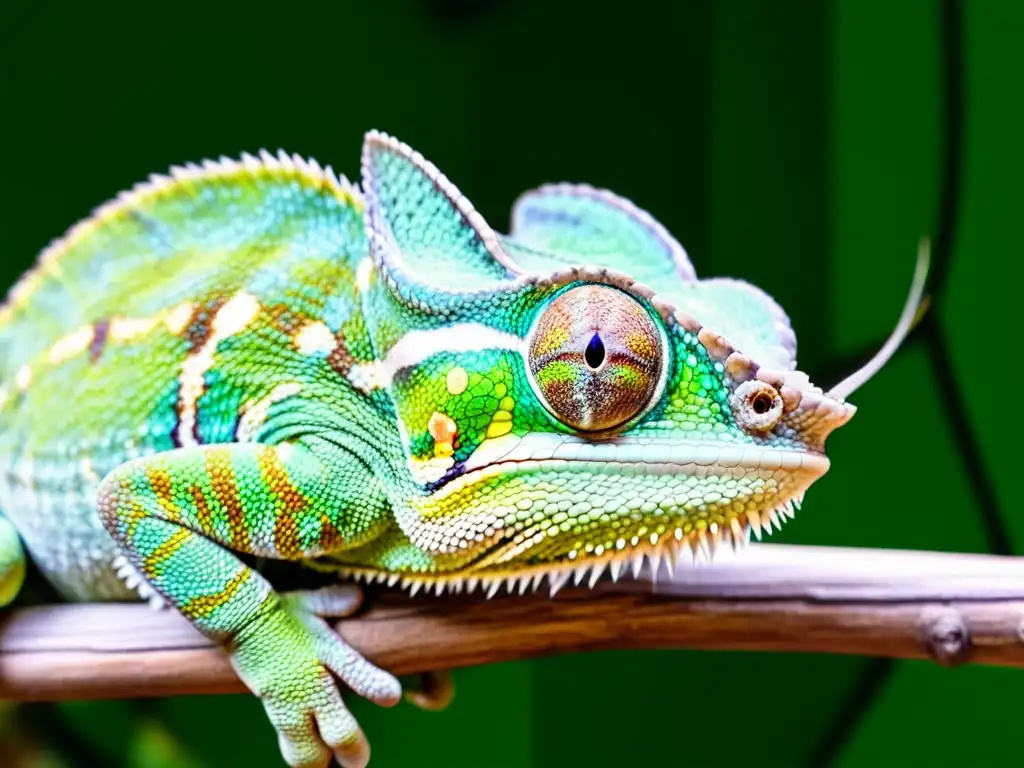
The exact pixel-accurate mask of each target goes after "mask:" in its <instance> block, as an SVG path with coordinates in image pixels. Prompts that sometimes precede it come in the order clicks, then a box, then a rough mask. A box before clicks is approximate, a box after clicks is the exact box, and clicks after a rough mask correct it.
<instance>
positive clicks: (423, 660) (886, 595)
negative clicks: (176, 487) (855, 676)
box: [0, 544, 1024, 701]
mask: <svg viewBox="0 0 1024 768" xmlns="http://www.w3.org/2000/svg"><path fill="white" fill-rule="evenodd" d="M368 604H369V610H367V611H365V612H364V613H362V614H361V615H358V616H356V617H353V618H350V619H346V620H344V621H342V622H341V623H340V624H339V631H340V632H341V634H342V635H343V636H344V637H345V638H346V639H347V640H348V641H349V642H350V643H351V644H352V645H353V646H355V647H356V648H357V649H359V650H360V651H362V652H363V653H364V654H366V656H367V657H368V658H369V659H371V660H372V661H374V662H375V663H377V664H379V665H380V666H382V667H384V668H386V669H389V670H391V671H392V672H394V673H396V674H411V673H418V672H427V671H434V670H438V669H454V668H458V667H466V666H473V665H478V664H488V663H493V662H499V661H509V660H513V659H525V658H532V657H537V656H547V655H554V654H559V653H569V652H577V651H594V650H603V649H613V648H614V649H626V648H662V649H667V648H709V649H710V648H715V649H728V650H761V651H805V652H823V653H844V654H858V655H870V656H887V657H893V658H932V659H934V660H936V661H938V662H939V663H942V664H946V665H955V664H959V663H963V662H976V663H982V664H998V665H1005V666H1024V635H1022V632H1024V559H1016V558H1009V557H1000V556H991V555H966V554H945V553H935V552H900V551H888V550H871V549H835V548H819V547H794V546H784V545H778V544H763V545H752V546H750V547H748V548H746V549H745V550H744V551H742V552H740V553H737V554H733V553H731V552H724V553H719V555H718V556H717V557H716V562H715V564H714V565H713V566H702V567H701V566H698V567H690V566H685V565H681V566H680V567H679V569H678V570H677V572H676V574H675V575H674V577H672V578H669V577H668V576H667V575H666V571H664V570H662V571H661V573H660V574H659V578H658V579H657V580H653V579H652V578H651V574H650V571H649V569H648V568H647V567H646V566H645V568H644V571H643V572H641V574H640V576H639V578H638V579H636V580H634V579H632V578H626V577H623V578H620V580H619V581H618V583H612V582H611V581H610V580H609V579H607V577H606V578H605V579H604V580H602V582H600V583H599V584H598V585H597V586H596V587H595V589H593V590H589V589H575V588H568V587H567V588H565V589H563V590H562V591H561V592H559V593H558V595H557V596H556V597H555V598H554V599H552V598H550V597H548V595H547V592H546V589H544V591H543V592H542V593H540V594H528V595H525V596H518V595H516V596H509V595H506V594H505V593H504V591H502V592H500V593H499V595H498V596H496V597H494V598H493V599H491V600H486V599H484V598H483V597H482V596H476V595H472V596H449V595H446V596H444V597H437V596H434V595H430V596H426V595H422V594H421V595H419V596H417V597H415V598H409V597H408V596H406V595H404V594H402V593H400V592H398V591H397V590H388V589H370V590H368ZM243 690H245V689H244V687H243V686H242V684H241V682H240V681H239V680H238V678H237V677H236V676H235V674H234V672H233V671H232V669H231V667H230V665H229V664H228V661H227V658H226V656H225V655H224V654H223V652H222V651H220V650H219V649H218V648H216V647H214V646H213V645H212V644H211V643H210V642H209V641H208V640H206V639H205V638H203V637H202V636H201V635H199V634H198V633H197V632H196V631H195V630H193V629H192V627H191V626H190V625H189V624H188V623H187V622H186V621H185V620H184V619H182V618H181V617H180V616H178V615H177V614H175V613H173V612H171V611H159V612H158V611H153V610H152V609H150V608H148V607H147V606H144V605H134V604H108V605H99V604H96V605H59V606H42V607H36V608H26V609H22V610H19V611H14V612H12V613H11V614H10V615H9V616H7V617H5V619H4V620H3V622H2V623H0V698H5V699H16V700H24V701H28V700H63V699H90V698H117V697H137V696H170V695H182V694H209V693H227V692H236V691H243Z"/></svg>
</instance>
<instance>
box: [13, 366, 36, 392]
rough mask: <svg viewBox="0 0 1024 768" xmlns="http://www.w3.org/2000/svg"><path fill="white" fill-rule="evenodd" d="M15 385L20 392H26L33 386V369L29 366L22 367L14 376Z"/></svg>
mask: <svg viewBox="0 0 1024 768" xmlns="http://www.w3.org/2000/svg"><path fill="white" fill-rule="evenodd" d="M14 383H15V385H16V386H17V387H18V390H19V391H20V392H24V391H26V390H27V389H28V388H29V385H31V384H32V369H31V368H29V367H28V366H27V365H23V366H21V368H19V369H18V372H17V373H16V374H15V375H14Z"/></svg>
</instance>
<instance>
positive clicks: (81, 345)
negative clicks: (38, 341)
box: [47, 323, 94, 365]
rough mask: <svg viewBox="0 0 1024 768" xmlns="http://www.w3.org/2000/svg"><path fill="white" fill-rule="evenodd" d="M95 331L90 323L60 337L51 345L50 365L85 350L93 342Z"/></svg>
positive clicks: (57, 363)
mask: <svg viewBox="0 0 1024 768" xmlns="http://www.w3.org/2000/svg"><path fill="white" fill-rule="evenodd" d="M93 333H94V331H93V326H92V323H90V324H89V325H83V326H82V327H81V328H79V329H78V330H77V331H73V332H71V333H69V334H68V335H67V336H65V337H64V338H62V339H59V340H58V341H57V342H56V343H55V344H54V345H53V346H52V347H50V351H49V353H48V354H47V359H48V360H49V361H50V365H60V364H61V363H63V362H64V361H65V360H70V359H71V358H73V357H76V356H78V355H80V354H81V353H82V352H85V351H86V350H87V349H88V348H89V345H90V344H91V343H92V338H93Z"/></svg>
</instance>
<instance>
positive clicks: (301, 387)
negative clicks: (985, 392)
mask: <svg viewBox="0 0 1024 768" xmlns="http://www.w3.org/2000/svg"><path fill="white" fill-rule="evenodd" d="M362 181H363V191H362V193H359V192H357V191H356V190H355V189H353V188H352V187H351V186H350V185H349V184H348V182H346V181H345V180H344V179H338V178H337V177H336V176H335V175H334V174H333V172H331V171H329V170H326V171H325V170H323V169H321V168H320V167H319V166H317V165H316V164H315V163H307V162H305V161H303V160H301V159H299V158H297V157H295V158H293V157H288V156H286V155H283V154H281V155H279V156H278V157H272V156H269V155H262V156H261V157H260V158H259V159H256V158H252V157H248V156H243V159H242V161H241V162H232V161H226V160H225V161H221V162H219V163H207V164H204V166H203V167H198V166H189V167H186V168H179V169H174V170H173V172H172V176H171V177H170V178H165V177H154V178H153V179H151V181H150V182H149V183H147V184H144V185H142V186H140V187H138V188H136V189H135V190H133V191H132V192H129V193H127V194H124V195H122V196H121V197H120V198H119V199H118V200H116V201H114V202H113V203H111V204H108V205H106V206H104V207H103V208H101V209H100V210H99V211H97V212H96V213H95V214H94V215H93V216H92V217H91V218H90V219H88V220H86V221H84V222H82V223H81V224H79V225H77V226H76V227H74V228H73V229H72V230H71V231H70V232H69V233H68V234H67V235H66V236H65V238H63V239H62V240H60V241H58V242H56V243H55V244H54V245H53V246H51V247H50V248H49V249H48V250H47V251H45V252H44V253H43V255H42V256H41V257H40V262H39V264H38V265H37V267H36V268H35V269H34V270H33V271H31V272H30V273H28V274H27V275H26V276H25V277H24V278H23V280H22V281H21V282H20V283H19V284H18V285H17V286H15V288H14V289H13V290H12V292H11V294H10V296H9V297H8V301H7V303H6V304H5V305H4V307H3V308H2V309H0V351H2V355H0V469H2V475H0V509H2V510H3V512H4V513H5V514H6V516H7V520H6V521H4V520H3V519H0V602H7V601H9V600H10V599H11V598H12V597H13V595H14V594H15V593H16V591H17V587H18V585H19V583H20V578H21V577H20V575H19V574H20V573H21V572H22V571H20V570H19V569H21V568H23V560H22V558H21V553H20V546H21V545H20V543H19V539H20V542H23V543H24V545H25V547H26V549H27V550H28V552H29V554H30V555H31V556H32V557H33V558H34V560H35V561H36V562H37V563H38V565H39V567H40V569H41V571H42V572H43V574H44V575H45V576H46V577H47V578H48V579H49V580H50V581H52V582H53V584H54V585H55V586H56V587H57V588H58V589H59V590H60V591H61V592H62V593H63V594H64V595H66V596H67V597H69V598H72V599H80V600H96V599H124V598H129V597H132V596H134V594H135V592H137V593H138V594H139V595H142V596H143V597H149V598H151V599H152V600H154V601H159V602H163V603H166V604H168V605H170V606H171V607H172V608H174V609H176V610H178V611H179V612H181V613H182V614H183V615H184V616H185V617H187V618H188V619H189V620H190V621H191V622H192V623H193V624H194V625H195V626H196V627H197V628H198V629H199V630H200V631H202V632H203V633H205V634H206V635H207V636H209V637H211V638H213V639H215V640H216V641H218V642H220V643H222V644H223V645H224V647H225V649H226V650H227V651H228V652H229V653H230V654H231V658H232V661H233V663H234V665H235V668H236V669H237V670H238V672H239V674H240V676H241V677H242V678H243V679H244V680H245V681H246V683H247V684H248V686H249V687H250V688H251V689H252V690H253V691H254V692H255V693H256V694H257V695H258V696H260V698H261V699H262V701H263V703H264V705H265V707H266V709H267V712H268V715H269V717H270V720H271V722H272V723H273V724H274V726H275V727H276V728H277V731H278V734H279V738H280V744H281V750H282V754H283V755H284V757H285V759H286V761H287V762H288V763H289V764H291V765H295V766H322V765H325V764H326V762H327V761H328V760H329V758H330V755H331V754H332V753H333V754H334V755H335V757H336V758H337V759H338V760H339V761H340V762H342V764H344V765H363V764H365V762H366V760H367V759H368V754H369V753H368V747H367V744H366V740H365V738H364V737H363V735H362V733H361V731H360V730H359V728H358V726H357V725H356V723H355V722H354V720H353V719H352V717H351V716H350V715H349V714H348V712H347V711H346V710H345V708H344V705H343V704H342V701H341V698H340V696H339V694H338V688H337V684H336V683H335V681H334V676H337V677H338V678H340V679H341V680H342V681H343V682H344V683H345V684H347V685H348V686H350V687H351V688H353V689H354V690H355V691H356V692H358V693H360V694H362V695H364V696H367V697H369V698H371V699H373V700H374V701H377V702H378V703H381V704H384V705H389V704H392V703H394V702H396V701H397V700H398V697H399V695H400V690H399V686H398V683H397V682H396V681H395V679H394V678H393V677H392V676H391V675H389V674H388V673H386V672H383V671H381V670H378V669H376V668H374V667H373V666H372V665H370V664H368V663H367V662H366V661H364V660H363V659H362V658H360V657H359V656H358V655H357V654H356V653H355V652H354V651H353V650H352V649H351V648H349V647H348V646H346V645H345V643H344V642H343V641H342V640H341V639H340V638H339V637H338V636H337V635H335V634H334V633H333V632H332V631H331V630H330V629H329V628H328V626H327V625H326V624H325V623H324V622H323V620H322V617H324V616H337V615H345V614H347V613H348V612H350V611H351V610H353V609H354V607H355V606H356V604H357V600H356V598H355V597H354V594H353V593H352V592H351V590H346V589H345V588H341V587H339V588H338V589H336V590H334V591H328V592H324V593H315V594H314V593H306V594H303V595H288V596H282V595H281V594H279V593H278V592H276V591H275V590H274V589H273V588H272V586H271V585H270V584H269V583H268V581H267V580H266V579H265V578H264V577H263V576H262V575H261V574H260V573H257V572H256V571H255V570H253V569H252V568H250V567H249V566H248V565H246V563H245V562H244V561H243V559H240V558H239V557H238V554H245V555H255V556H260V557H266V558H273V559H278V560H289V561H296V562H299V563H301V564H303V565H305V566H307V567H311V568H316V569H319V570H330V571H337V572H338V573H340V574H342V575H346V576H350V577H355V578H364V579H371V578H372V579H377V580H387V581H390V582H394V581H399V580H400V581H401V582H402V583H403V584H405V585H407V586H410V587H411V588H412V589H413V590H415V589H419V588H422V587H423V586H424V585H425V586H426V587H427V588H431V587H433V588H435V589H437V590H438V591H440V590H441V589H442V588H452V589H462V588H470V589H471V588H474V587H476V586H478V585H484V586H486V587H487V588H488V589H489V590H490V591H491V592H492V593H493V592H494V591H496V590H497V588H498V587H499V586H500V585H502V584H503V583H507V584H508V586H509V588H510V589H511V588H512V587H513V586H515V585H518V586H519V587H520V589H524V588H526V587H527V586H528V585H532V586H534V587H536V586H537V585H538V584H540V582H541V580H542V579H543V578H545V577H546V578H548V579H549V582H550V585H551V588H552V590H554V589H556V588H557V587H558V586H560V585H561V584H562V583H564V581H565V579H566V578H568V577H570V576H575V578H576V580H577V581H580V580H582V579H585V578H587V579H589V582H590V583H593V582H594V581H596V579H597V578H598V577H600V576H601V574H602V573H603V572H604V570H605V569H606V568H608V569H610V570H611V572H612V574H613V575H614V576H617V575H618V573H619V571H620V569H621V568H622V567H623V565H624V564H631V565H633V566H634V567H636V566H637V564H638V563H642V562H643V558H644V557H648V558H649V559H650V561H651V563H652V564H653V565H655V566H656V565H657V563H658V562H660V561H661V559H662V558H663V557H668V558H674V557H675V556H676V555H677V554H679V552H680V551H681V550H682V549H683V548H686V551H692V552H693V553H694V554H695V555H696V554H698V553H706V552H709V551H710V550H711V549H712V548H713V547H714V546H715V545H716V544H717V543H718V542H719V541H722V540H728V541H731V542H732V543H734V544H741V543H743V542H745V541H746V539H747V537H748V536H749V535H750V534H751V533H754V534H755V535H757V536H760V535H761V533H762V532H763V531H770V530H771V529H772V527H777V526H778V525H780V524H781V519H782V517H785V516H789V515H791V514H792V512H793V509H794V505H795V504H798V503H799V501H800V500H801V498H802V496H803V493H804V491H805V490H806V489H807V487H808V486H809V485H810V484H811V483H813V482H814V481H815V480H816V479H817V478H818V477H820V476H821V475H822V474H823V473H824V472H825V471H826V470H827V468H828V459H827V458H826V457H825V455H824V441H825V438H826V437H827V436H828V434H829V433H830V432H831V431H832V430H834V429H835V428H837V427H838V426H840V425H842V424H844V423H845V422H846V421H847V420H848V419H849V418H850V417H851V416H852V414H853V412H854V409H853V407H852V406H849V405H847V404H845V403H842V402H837V401H835V400H833V399H830V398H829V397H828V396H827V395H826V394H824V393H822V392H821V390H820V389H817V388H815V387H813V386H811V385H810V383H809V382H808V381H807V378H806V376H804V375H803V374H800V373H798V372H796V371H795V370H793V365H792V364H791V363H792V353H793V350H795V340H793V336H792V331H791V330H790V329H789V324H788V320H786V319H785V315H784V314H782V312H781V310H778V308H777V307H775V305H774V302H771V300H770V299H769V298H768V297H767V296H765V295H764V294H762V293H761V292H759V291H757V290H756V289H753V288H749V287H742V286H745V284H739V283H737V284H735V285H736V286H740V287H738V288H736V289H735V290H733V289H731V288H725V289H723V288H722V287H721V285H713V281H697V280H696V277H695V275H694V272H693V268H692V266H691V265H690V263H689V260H688V259H687V257H686V254H685V251H683V249H682V247H681V246H680V245H679V244H678V243H676V241H675V240H674V239H673V238H672V237H671V236H670V235H669V234H668V233H667V232H666V231H665V230H664V228H662V227H661V226H660V225H658V224H657V223H656V222H654V221H653V219H651V217H650V216H649V215H647V214H646V213H644V212H643V211H640V210H639V209H637V208H636V207H635V206H633V205H632V204H631V203H628V202H627V201H624V200H622V199H621V198H618V197H616V196H614V195H611V194H610V193H606V192H599V191H596V190H592V189H590V188H589V187H573V186H567V185H558V186H556V187H549V188H541V189H540V190H537V191H535V192H533V193H528V194H527V195H525V196H524V197H523V198H521V200H520V202H519V203H518V204H517V207H516V210H515V213H514V215H513V219H514V232H513V236H512V237H501V236H498V235H496V234H495V233H494V232H493V231H492V230H491V229H490V227H489V226H488V225H487V224H486V223H485V222H484V221H483V220H482V218H481V217H480V216H479V214H477V213H476V212H475V211H474V210H473V208H472V206H471V205H470V204H469V203H468V201H467V200H466V199H465V197H463V196H462V195H461V194H460V193H459V192H458V190H457V189H456V188H455V187H454V186H453V185H452V184H451V183H450V182H449V181H448V180H447V179H445V178H444V177H443V176H442V175H441V174H440V173H439V172H438V170H437V169H436V168H435V167H434V166H432V165H431V164H429V163H428V162H426V161H425V160H424V159H423V158H422V157H421V156H419V155H418V154H417V153H415V152H413V151H412V150H411V149H409V148H408V147H406V146H405V145H403V144H401V143H399V142H397V141H395V140H393V139H391V138H389V137H386V136H383V135H381V134H377V133H371V134H369V135H368V136H367V140H366V143H365V145H364V151H363V157H362ZM572 264H581V265H588V264H589V266H570V265H572ZM618 270H622V271H618ZM627 272H629V274H627ZM633 273H635V274H633ZM638 276H642V278H643V280H646V281H648V282H650V283H651V284H652V285H656V287H657V292H656V291H655V289H654V288H653V287H651V286H649V285H646V284H645V283H644V282H643V281H641V280H639V279H638ZM701 286H711V287H709V288H707V289H702V288H701ZM702 291H705V292H702ZM686 296H688V297H690V299H692V301H688V302H683V301H679V302H678V303H674V302H675V299H674V297H686ZM710 297H714V298H715V299H716V300H718V299H721V301H722V303H723V307H725V308H723V307H719V306H717V305H715V309H714V310H713V311H712V310H709V314H714V315H715V317H716V319H717V321H718V323H719V324H718V325H713V326H710V327H709V326H706V325H704V324H703V323H702V318H701V316H700V311H699V310H700V309H701V308H702V307H705V306H707V305H708V301H709V300H710ZM712 303H713V302H712ZM729 307H732V308H733V309H735V312H736V314H735V317H734V315H733V313H732V311H731V310H730V309H728V308H729ZM737 318H741V319H742V320H740V319H737ZM730 322H732V323H733V325H734V326H735V327H737V328H738V329H739V330H738V334H739V336H740V337H741V338H742V339H743V344H744V346H738V345H737V343H736V342H735V341H734V340H733V339H731V338H729V337H727V336H723V335H722V333H723V330H722V327H721V326H722V325H728V324H729V323H730ZM712 328H714V329H715V330H711V329H712ZM762 353H763V354H764V355H765V356H766V359H767V360H768V361H769V362H767V363H765V362H762V361H760V360H758V359H757V356H758V355H759V354H762ZM11 524H13V527H12V526H11Z"/></svg>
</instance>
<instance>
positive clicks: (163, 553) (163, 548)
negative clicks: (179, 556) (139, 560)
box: [143, 528, 192, 578]
mask: <svg viewBox="0 0 1024 768" xmlns="http://www.w3.org/2000/svg"><path fill="white" fill-rule="evenodd" d="M190 538H192V532H191V531H190V530H188V529H187V528H181V529H179V530H177V531H175V532H174V533H173V534H172V535H171V537H170V538H169V539H167V541H165V542H164V543H163V544H161V545H160V546H158V547H157V548H156V549H154V550H153V551H152V552H150V553H149V554H148V555H147V556H146V561H145V563H144V564H143V572H144V573H145V574H146V576H148V577H149V578H153V577H154V576H156V574H157V566H158V565H160V564H161V563H163V562H165V561H167V560H169V559H170V557H171V555H173V554H174V553H175V552H177V551H178V550H179V549H181V548H182V547H183V546H184V544H185V542H186V541H188V540H189V539H190Z"/></svg>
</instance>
